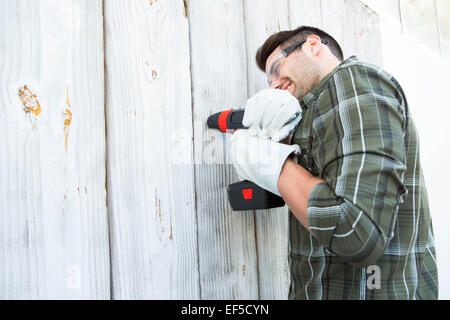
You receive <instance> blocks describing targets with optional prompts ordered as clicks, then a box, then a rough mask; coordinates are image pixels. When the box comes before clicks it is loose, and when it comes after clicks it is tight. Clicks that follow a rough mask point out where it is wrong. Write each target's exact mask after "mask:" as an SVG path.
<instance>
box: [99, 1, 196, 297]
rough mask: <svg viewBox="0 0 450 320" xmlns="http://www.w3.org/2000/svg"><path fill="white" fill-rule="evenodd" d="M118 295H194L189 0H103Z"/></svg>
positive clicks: (110, 194)
mask: <svg viewBox="0 0 450 320" xmlns="http://www.w3.org/2000/svg"><path fill="white" fill-rule="evenodd" d="M105 41H106V69H107V77H106V84H107V86H106V87H107V90H106V101H107V123H108V134H107V141H108V199H109V201H108V204H109V212H110V217H111V219H110V224H111V226H110V227H111V252H112V256H111V268H112V279H113V298H115V299H198V298H199V274H198V261H197V259H198V258H197V255H198V250H197V229H196V217H195V197H194V191H195V189H194V171H193V165H192V156H193V151H192V136H193V130H192V111H191V87H190V84H191V80H190V70H189V64H190V63H189V29H188V21H187V18H186V12H185V7H184V4H183V1H142V0H130V1H123V0H105Z"/></svg>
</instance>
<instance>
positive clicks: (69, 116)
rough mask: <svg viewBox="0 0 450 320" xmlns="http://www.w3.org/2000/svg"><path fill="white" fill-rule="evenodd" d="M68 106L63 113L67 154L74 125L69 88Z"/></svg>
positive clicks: (67, 90) (67, 88) (67, 89)
mask: <svg viewBox="0 0 450 320" xmlns="http://www.w3.org/2000/svg"><path fill="white" fill-rule="evenodd" d="M66 104H67V108H66V110H65V111H64V112H63V116H64V117H65V118H64V128H63V130H64V145H65V147H66V153H67V142H68V140H69V127H70V125H71V124H72V111H71V110H70V101H69V87H68V86H67V87H66Z"/></svg>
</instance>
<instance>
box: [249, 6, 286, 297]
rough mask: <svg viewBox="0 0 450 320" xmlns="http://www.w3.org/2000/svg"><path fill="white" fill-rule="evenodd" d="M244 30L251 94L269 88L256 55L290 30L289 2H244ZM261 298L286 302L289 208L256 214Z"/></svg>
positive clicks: (261, 211)
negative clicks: (269, 41)
mask: <svg viewBox="0 0 450 320" xmlns="http://www.w3.org/2000/svg"><path fill="white" fill-rule="evenodd" d="M244 3H245V30H246V44H247V64H248V68H247V69H248V94H249V96H253V95H254V94H255V93H257V92H258V91H260V90H262V89H264V88H267V87H268V84H267V78H266V75H265V73H264V72H262V71H261V70H259V69H258V67H257V65H256V62H255V55H256V51H257V50H258V48H259V47H260V46H261V45H262V44H263V43H264V41H265V40H266V39H267V38H268V37H269V36H270V35H272V34H273V33H276V32H279V31H282V30H288V29H289V24H288V2H287V1H277V2H274V1H270V0H269V1H256V0H246V1H245V2H244ZM255 224H256V245H257V253H258V287H259V298H260V299H272V300H273V299H287V296H288V292H289V283H290V273H289V262H288V208H287V207H286V206H285V207H283V208H277V209H270V210H257V211H256V212H255Z"/></svg>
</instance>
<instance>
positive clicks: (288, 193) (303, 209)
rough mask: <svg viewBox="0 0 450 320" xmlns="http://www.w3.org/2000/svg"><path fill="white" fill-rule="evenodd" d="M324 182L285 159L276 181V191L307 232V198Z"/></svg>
mask: <svg viewBox="0 0 450 320" xmlns="http://www.w3.org/2000/svg"><path fill="white" fill-rule="evenodd" d="M320 182H325V181H324V180H322V179H319V178H317V177H314V176H313V175H312V174H310V173H309V172H308V171H307V170H306V169H304V168H303V167H302V166H300V165H298V164H297V163H295V162H294V161H293V160H291V159H287V160H286V162H285V163H284V165H283V169H282V170H281V174H280V178H279V179H278V190H279V191H280V193H281V196H282V197H283V199H284V201H285V202H286V204H287V206H288V207H289V208H290V209H291V211H292V213H293V214H294V215H295V217H296V218H297V219H298V220H299V221H300V223H301V224H302V225H303V226H304V227H305V228H306V229H307V230H308V231H309V232H311V230H310V229H309V224H308V215H307V209H308V198H309V194H310V193H311V191H312V189H314V187H315V185H316V184H318V183H320Z"/></svg>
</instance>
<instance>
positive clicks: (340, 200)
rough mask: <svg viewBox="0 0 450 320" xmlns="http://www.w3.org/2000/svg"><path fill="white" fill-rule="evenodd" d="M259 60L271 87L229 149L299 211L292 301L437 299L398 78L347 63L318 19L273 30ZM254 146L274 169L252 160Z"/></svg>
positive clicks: (243, 173) (428, 228)
mask: <svg viewBox="0 0 450 320" xmlns="http://www.w3.org/2000/svg"><path fill="white" fill-rule="evenodd" d="M256 62H257V64H258V66H259V68H260V69H261V70H263V71H264V72H265V73H266V74H267V78H268V81H269V85H270V87H271V88H269V89H265V90H262V91H261V92H259V93H257V94H256V95H255V96H254V97H252V98H251V99H249V101H248V102H247V106H246V111H245V115H244V120H243V123H244V125H245V126H247V127H249V129H248V130H245V129H244V130H238V131H236V133H235V134H234V135H233V137H232V139H231V141H232V142H231V147H232V157H233V161H234V162H233V164H234V166H235V168H236V170H237V173H238V175H239V176H240V177H241V178H242V179H248V180H250V181H253V182H255V183H256V184H258V185H260V186H261V187H263V188H265V189H267V190H269V191H271V192H273V193H276V194H278V195H281V196H282V197H283V198H284V200H285V202H286V204H287V205H288V207H289V209H290V213H292V214H290V255H289V257H290V266H291V287H290V293H289V298H290V299H437V297H438V284H437V283H438V279H437V267H436V254H435V249H434V239H433V228H432V223H431V217H430V213H429V208H428V198H427V192H426V188H425V184H424V179H423V175H422V171H421V165H420V156H419V143H418V137H417V133H416V128H415V126H414V123H413V121H412V119H411V117H410V114H409V109H408V104H407V101H406V97H405V94H404V93H403V91H402V89H401V87H400V85H399V84H398V83H397V81H396V80H395V79H394V78H393V77H392V76H391V75H389V74H388V73H386V72H385V71H383V70H381V69H379V68H377V67H375V66H372V65H369V64H366V63H363V62H360V61H359V60H358V59H357V58H356V57H355V56H352V57H350V58H348V59H347V60H345V61H343V55H342V50H341V48H340V46H339V44H338V43H337V42H336V40H335V39H333V38H332V37H331V36H330V35H329V34H327V33H325V32H324V31H322V30H319V29H317V28H313V27H299V28H297V29H295V30H291V31H282V32H279V33H276V34H274V35H272V36H271V37H269V38H268V39H267V40H266V42H265V43H264V44H263V45H262V47H261V48H260V49H259V50H258V52H257V55H256ZM294 97H295V98H294ZM292 134H293V136H292ZM291 138H292V140H291ZM289 140H291V141H289ZM280 141H281V142H283V143H280ZM289 142H292V145H291V144H289ZM257 150H264V156H261V154H260V158H265V157H267V158H269V159H270V167H271V170H266V169H264V168H266V167H267V165H264V164H263V162H264V161H263V160H262V159H260V160H259V161H256V162H255V161H251V160H250V159H251V158H252V157H253V158H254V157H255V154H257ZM295 155H298V157H296V156H295ZM238 158H239V159H238Z"/></svg>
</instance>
